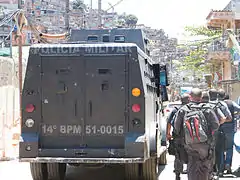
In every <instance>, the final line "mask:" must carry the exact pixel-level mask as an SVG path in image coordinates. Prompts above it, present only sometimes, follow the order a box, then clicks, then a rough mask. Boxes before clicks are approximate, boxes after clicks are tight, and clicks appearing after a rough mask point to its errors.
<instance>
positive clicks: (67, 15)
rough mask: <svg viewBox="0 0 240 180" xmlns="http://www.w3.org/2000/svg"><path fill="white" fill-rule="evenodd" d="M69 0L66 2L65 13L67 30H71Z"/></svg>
mask: <svg viewBox="0 0 240 180" xmlns="http://www.w3.org/2000/svg"><path fill="white" fill-rule="evenodd" d="M69 3H70V2H69V0H66V12H65V26H66V30H67V31H68V30H69Z"/></svg>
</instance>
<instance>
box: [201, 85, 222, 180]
mask: <svg viewBox="0 0 240 180" xmlns="http://www.w3.org/2000/svg"><path fill="white" fill-rule="evenodd" d="M213 92H215V93H213ZM210 93H211V98H210V96H209V92H207V91H205V92H203V93H202V103H205V104H206V105H205V106H207V107H209V108H212V109H213V110H214V112H215V114H216V115H217V117H218V120H219V124H223V123H224V122H225V120H226V117H225V116H224V114H223V112H222V111H221V109H220V108H219V107H218V106H216V103H213V102H214V101H216V99H217V91H216V90H214V89H211V90H210ZM210 100H211V103H210ZM218 136H220V135H219V133H218V132H217V133H214V134H213V142H212V149H213V151H214V158H213V159H212V172H210V176H212V179H215V178H217V177H218V173H217V172H218V169H219V166H220V165H219V164H220V160H219V159H217V158H216V156H217V157H219V156H220V155H218V154H219V153H218V152H217V150H216V149H217V148H216V145H217V139H218ZM219 139H221V138H219ZM220 143H221V141H220Z"/></svg>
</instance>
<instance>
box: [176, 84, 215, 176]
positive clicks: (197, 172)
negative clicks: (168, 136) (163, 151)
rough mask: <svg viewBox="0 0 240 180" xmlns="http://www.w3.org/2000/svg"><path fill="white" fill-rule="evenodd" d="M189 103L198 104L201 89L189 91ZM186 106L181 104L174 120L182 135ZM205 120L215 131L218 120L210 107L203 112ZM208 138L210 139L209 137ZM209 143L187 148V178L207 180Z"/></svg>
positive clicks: (179, 133)
mask: <svg viewBox="0 0 240 180" xmlns="http://www.w3.org/2000/svg"><path fill="white" fill-rule="evenodd" d="M190 95H191V98H190V99H191V102H190V104H189V105H190V106H191V105H200V103H201V101H202V91H201V90H200V89H198V88H193V89H192V92H191V94H190ZM187 109H189V108H188V107H187V106H183V107H182V108H181V109H180V110H179V111H178V112H177V114H176V118H175V120H174V128H175V131H176V133H177V134H178V135H180V136H181V135H182V136H183V135H184V132H183V130H184V129H183V126H182V124H183V121H184V117H185V115H186V112H187ZM203 113H204V116H205V118H206V120H207V121H208V122H209V128H210V130H211V131H213V132H214V131H216V130H217V129H218V127H219V120H218V118H217V116H216V114H215V113H214V111H212V110H211V109H210V108H209V109H207V110H206V111H204V112H203ZM209 140H210V139H209ZM209 150H210V145H209V144H208V143H200V144H194V145H193V146H191V148H189V149H187V153H188V165H187V166H188V170H187V171H188V172H187V174H188V180H209V179H210V174H211V170H212V161H213V160H212V158H213V157H212V156H210V154H209Z"/></svg>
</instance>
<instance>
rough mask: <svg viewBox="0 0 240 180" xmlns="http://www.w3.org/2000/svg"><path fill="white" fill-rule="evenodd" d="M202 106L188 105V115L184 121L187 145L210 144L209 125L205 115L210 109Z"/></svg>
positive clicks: (186, 114)
mask: <svg viewBox="0 0 240 180" xmlns="http://www.w3.org/2000/svg"><path fill="white" fill-rule="evenodd" d="M203 106H204V105H202V104H198V105H195V104H189V105H186V107H187V108H186V110H185V111H186V113H185V116H184V120H183V133H184V140H185V144H186V145H193V144H199V143H205V142H208V139H209V132H210V131H209V124H208V122H207V119H206V117H205V115H204V112H205V110H207V109H209V107H203Z"/></svg>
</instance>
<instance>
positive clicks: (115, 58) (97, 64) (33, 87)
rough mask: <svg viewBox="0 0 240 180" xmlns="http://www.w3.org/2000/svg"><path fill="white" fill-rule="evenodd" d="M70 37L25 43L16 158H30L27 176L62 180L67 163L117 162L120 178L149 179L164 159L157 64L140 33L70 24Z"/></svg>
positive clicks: (22, 160) (155, 179) (151, 178)
mask: <svg viewBox="0 0 240 180" xmlns="http://www.w3.org/2000/svg"><path fill="white" fill-rule="evenodd" d="M103 31H104V32H103ZM84 33H85V35H84ZM79 34H81V36H78V35H79ZM134 36H135V37H134ZM71 37H72V38H71V41H72V42H69V43H67V44H37V45H33V46H31V48H30V52H29V58H28V64H27V70H26V75H25V80H24V88H23V94H22V107H23V110H22V127H21V128H22V129H21V139H22V140H21V142H20V155H19V157H20V161H21V162H30V168H31V172H32V176H33V179H34V180H47V179H63V178H64V176H65V173H66V166H67V164H69V165H77V164H82V165H84V164H87V165H89V164H121V165H124V166H125V175H126V179H129V180H130V179H131V180H132V179H138V180H139V179H143V180H157V175H158V165H159V164H166V148H165V147H163V146H161V127H160V121H161V118H160V117H161V115H160V113H161V111H160V110H159V107H160V106H159V104H160V103H161V93H160V91H161V89H160V84H159V83H160V74H161V73H160V69H161V67H160V65H159V64H156V63H154V62H152V60H151V59H150V58H149V56H148V53H147V52H148V51H147V40H146V39H144V37H143V33H142V31H141V30H131V29H125V30H99V31H98V30H79V31H77V30H76V31H72V36H71ZM128 38H129V40H128ZM131 38H132V39H131ZM100 39H102V41H103V42H99V41H100ZM134 39H135V40H136V41H134ZM73 41H78V42H77V43H74V42H73ZM106 41H107V42H106ZM130 41H131V42H130Z"/></svg>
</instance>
